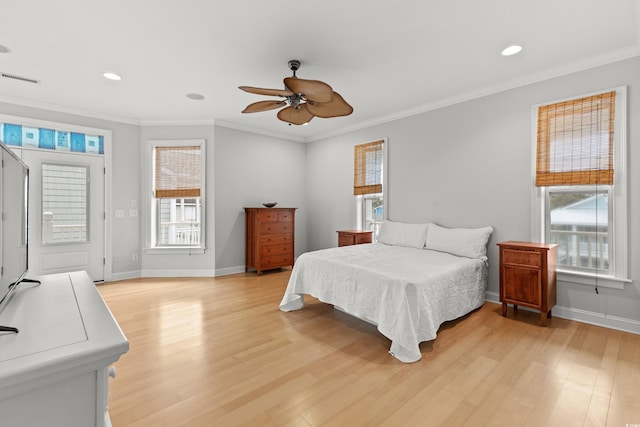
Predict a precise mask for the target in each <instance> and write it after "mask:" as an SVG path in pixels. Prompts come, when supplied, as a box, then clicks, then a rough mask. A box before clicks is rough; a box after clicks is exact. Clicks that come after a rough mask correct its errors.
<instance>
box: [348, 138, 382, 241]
mask: <svg viewBox="0 0 640 427" xmlns="http://www.w3.org/2000/svg"><path fill="white" fill-rule="evenodd" d="M385 157H386V151H385V143H384V140H380V141H375V142H369V143H366V144H360V145H356V146H355V147H354V163H353V194H354V195H355V196H356V212H357V218H356V226H357V228H358V229H362V230H373V231H374V233H373V235H374V239H375V238H376V237H377V235H378V232H379V230H380V224H382V221H383V219H384V218H385V198H384V181H385V180H384V168H383V166H384V160H385Z"/></svg>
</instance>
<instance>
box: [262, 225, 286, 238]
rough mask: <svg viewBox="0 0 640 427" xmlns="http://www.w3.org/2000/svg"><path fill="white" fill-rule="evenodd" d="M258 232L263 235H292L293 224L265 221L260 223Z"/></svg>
mask: <svg viewBox="0 0 640 427" xmlns="http://www.w3.org/2000/svg"><path fill="white" fill-rule="evenodd" d="M260 234H261V235H263V236H265V235H268V234H286V235H293V224H291V223H288V222H267V223H264V224H261V226H260Z"/></svg>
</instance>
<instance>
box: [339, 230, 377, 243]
mask: <svg viewBox="0 0 640 427" xmlns="http://www.w3.org/2000/svg"><path fill="white" fill-rule="evenodd" d="M371 242H373V231H372V230H338V246H351V245H360V244H362V243H371Z"/></svg>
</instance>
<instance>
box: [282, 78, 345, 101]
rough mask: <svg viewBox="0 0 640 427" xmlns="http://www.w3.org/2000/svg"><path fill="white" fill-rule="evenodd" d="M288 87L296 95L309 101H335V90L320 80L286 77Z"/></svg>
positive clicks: (285, 81)
mask: <svg viewBox="0 0 640 427" xmlns="http://www.w3.org/2000/svg"><path fill="white" fill-rule="evenodd" d="M284 84H285V86H286V87H288V88H289V89H291V91H293V92H294V93H298V94H302V96H303V97H304V98H305V99H307V100H308V101H313V102H331V100H332V99H333V89H332V88H331V86H329V85H328V84H326V83H324V82H321V81H320V80H305V79H299V78H297V77H286V78H285V79H284Z"/></svg>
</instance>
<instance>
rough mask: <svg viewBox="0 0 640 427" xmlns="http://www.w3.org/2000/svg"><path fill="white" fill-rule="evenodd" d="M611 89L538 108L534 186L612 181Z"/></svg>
mask: <svg viewBox="0 0 640 427" xmlns="http://www.w3.org/2000/svg"><path fill="white" fill-rule="evenodd" d="M615 97H616V93H615V92H608V93H603V94H599V95H594V96H587V97H584V98H580V99H574V100H571V101H566V102H560V103H557V104H551V105H545V106H542V107H540V108H539V109H538V141H537V148H536V186H537V187H546V186H555V185H596V184H601V185H612V184H613V141H614V116H615Z"/></svg>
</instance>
